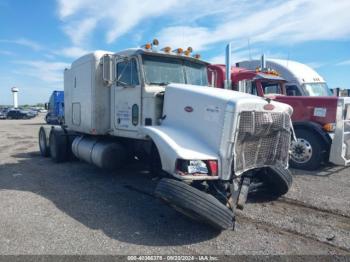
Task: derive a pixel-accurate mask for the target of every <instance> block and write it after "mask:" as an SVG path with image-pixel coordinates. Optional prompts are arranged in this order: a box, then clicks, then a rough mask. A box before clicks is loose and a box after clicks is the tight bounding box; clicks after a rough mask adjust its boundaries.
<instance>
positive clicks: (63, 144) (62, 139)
mask: <svg viewBox="0 0 350 262" xmlns="http://www.w3.org/2000/svg"><path fill="white" fill-rule="evenodd" d="M49 141H50V155H51V158H52V160H53V161H54V162H56V163H62V162H65V161H67V160H68V159H69V153H68V141H67V135H66V134H65V133H64V131H63V129H58V128H53V129H51V132H50V138H49Z"/></svg>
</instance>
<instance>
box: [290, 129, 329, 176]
mask: <svg viewBox="0 0 350 262" xmlns="http://www.w3.org/2000/svg"><path fill="white" fill-rule="evenodd" d="M295 135H296V137H297V141H292V143H291V151H292V154H291V158H290V166H291V167H294V168H299V169H305V170H315V169H318V168H319V167H320V166H321V163H322V162H323V160H324V153H325V151H326V149H325V145H324V143H323V141H321V139H320V138H319V137H318V136H317V135H316V134H315V133H313V132H311V131H309V130H304V129H296V130H295Z"/></svg>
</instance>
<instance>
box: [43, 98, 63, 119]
mask: <svg viewBox="0 0 350 262" xmlns="http://www.w3.org/2000/svg"><path fill="white" fill-rule="evenodd" d="M46 108H47V110H48V112H47V115H46V117H45V121H46V123H48V124H50V125H61V124H63V123H64V91H53V92H52V94H51V96H50V100H49V103H48V104H46Z"/></svg>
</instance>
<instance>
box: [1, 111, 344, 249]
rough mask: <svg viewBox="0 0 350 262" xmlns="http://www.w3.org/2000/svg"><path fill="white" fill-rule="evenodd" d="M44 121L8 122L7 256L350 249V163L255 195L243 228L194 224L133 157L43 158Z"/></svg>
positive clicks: (242, 216)
mask: <svg viewBox="0 0 350 262" xmlns="http://www.w3.org/2000/svg"><path fill="white" fill-rule="evenodd" d="M42 123H43V117H37V118H35V119H32V120H0V254H81V255H87V254H96V255H97V254H104V255H108V254H129V255H136V254H143V255H145V254H150V255H159V254H164V255H165V254H183V255H185V254H192V255H196V254H197V255H204V254H207V255H220V254H221V255H223V254H349V253H350V168H344V167H331V166H328V167H325V168H323V169H322V170H321V171H319V172H305V171H296V170H293V175H294V184H293V187H292V189H291V190H290V192H289V193H288V194H287V195H286V196H284V197H282V198H280V199H278V200H275V201H272V202H270V201H269V200H268V199H257V198H255V199H249V203H248V204H247V205H246V207H245V209H244V210H243V211H240V212H239V213H238V215H237V216H238V217H237V226H236V230H235V231H231V230H227V231H223V232H219V231H216V230H213V229H211V228H209V227H208V226H206V225H202V224H199V223H197V222H194V221H191V220H189V219H187V218H186V217H184V216H182V215H181V214H179V213H177V212H176V211H174V210H173V209H171V208H169V207H167V206H166V205H164V204H163V203H162V202H161V201H159V200H158V199H157V198H155V197H154V195H153V190H154V187H155V185H156V183H157V178H156V177H154V176H153V175H152V174H150V173H149V172H147V171H146V170H145V168H144V167H143V166H142V165H139V164H137V163H136V164H135V163H133V164H132V165H129V166H128V167H127V168H125V169H123V170H119V171H115V172H107V171H103V170H100V169H98V168H96V167H94V166H91V165H88V164H85V163H83V162H78V161H77V162H70V163H64V164H54V163H53V162H52V161H51V160H50V159H49V158H43V157H41V156H40V155H39V152H38V146H37V133H38V129H39V127H40V125H41V124H42Z"/></svg>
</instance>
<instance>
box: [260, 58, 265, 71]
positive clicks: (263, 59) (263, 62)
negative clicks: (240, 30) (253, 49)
mask: <svg viewBox="0 0 350 262" xmlns="http://www.w3.org/2000/svg"><path fill="white" fill-rule="evenodd" d="M260 66H261V70H264V69H266V60H265V55H262V56H261V65H260Z"/></svg>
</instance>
